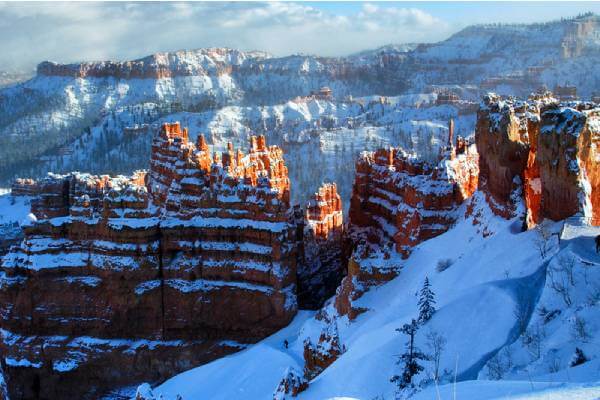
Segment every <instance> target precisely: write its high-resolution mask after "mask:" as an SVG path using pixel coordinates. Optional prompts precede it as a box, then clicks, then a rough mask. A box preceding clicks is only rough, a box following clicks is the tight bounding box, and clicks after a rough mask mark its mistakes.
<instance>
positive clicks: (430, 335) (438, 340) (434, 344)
mask: <svg viewBox="0 0 600 400" xmlns="http://www.w3.org/2000/svg"><path fill="white" fill-rule="evenodd" d="M425 337H426V338H427V342H426V344H425V345H426V346H427V349H428V350H429V356H430V357H431V361H433V380H434V381H435V382H436V383H437V382H439V379H440V360H441V358H442V353H443V352H444V349H445V348H446V343H447V342H448V341H447V340H446V338H445V337H444V336H442V335H441V334H440V333H439V332H436V331H433V330H430V331H429V332H427V334H426V335H425Z"/></svg>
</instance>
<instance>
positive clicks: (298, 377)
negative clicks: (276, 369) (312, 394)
mask: <svg viewBox="0 0 600 400" xmlns="http://www.w3.org/2000/svg"><path fill="white" fill-rule="evenodd" d="M306 388H308V381H307V380H306V378H305V377H304V376H303V375H302V374H300V373H299V372H298V371H296V369H294V368H293V367H288V368H287V369H286V370H285V373H284V374H283V378H281V382H279V385H278V386H277V389H275V393H273V400H286V399H287V400H289V399H292V398H295V397H296V396H298V394H299V393H300V392H303V391H304V390H306Z"/></svg>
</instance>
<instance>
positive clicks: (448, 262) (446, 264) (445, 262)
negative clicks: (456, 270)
mask: <svg viewBox="0 0 600 400" xmlns="http://www.w3.org/2000/svg"><path fill="white" fill-rule="evenodd" d="M453 263H454V261H453V260H452V259H451V258H443V259H441V260H439V261H438V263H437V267H436V268H435V270H436V271H437V272H444V271H445V270H447V269H448V268H450V267H451V266H452V264H453Z"/></svg>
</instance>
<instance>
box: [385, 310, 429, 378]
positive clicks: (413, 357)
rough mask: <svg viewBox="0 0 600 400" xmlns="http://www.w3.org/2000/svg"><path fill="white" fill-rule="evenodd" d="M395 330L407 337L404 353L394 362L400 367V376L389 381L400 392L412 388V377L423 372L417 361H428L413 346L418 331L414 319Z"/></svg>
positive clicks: (426, 357)
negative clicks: (396, 386)
mask: <svg viewBox="0 0 600 400" xmlns="http://www.w3.org/2000/svg"><path fill="white" fill-rule="evenodd" d="M396 330H397V331H398V332H401V333H403V334H405V335H407V336H408V337H409V340H408V342H407V343H406V351H405V353H404V354H402V355H401V356H400V357H399V358H398V361H397V362H396V363H397V364H398V365H402V374H401V375H394V376H393V377H392V379H390V380H391V381H392V382H394V383H396V384H397V385H398V388H399V389H400V390H404V389H406V388H410V387H414V384H413V381H412V380H413V377H414V376H415V375H417V374H418V373H420V372H421V371H423V366H422V365H421V364H419V361H425V360H429V357H428V356H427V355H426V354H424V353H423V352H421V350H419V348H417V347H416V346H415V335H416V334H417V331H418V330H419V323H418V322H417V321H416V320H415V319H413V320H412V321H411V323H410V324H404V325H403V326H402V328H400V329H396Z"/></svg>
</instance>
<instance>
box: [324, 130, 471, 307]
mask: <svg viewBox="0 0 600 400" xmlns="http://www.w3.org/2000/svg"><path fill="white" fill-rule="evenodd" d="M449 131H450V134H449V148H448V149H447V151H445V152H444V154H443V156H442V159H441V160H440V161H439V163H438V164H437V165H436V164H430V163H428V162H424V161H421V160H418V159H416V158H415V157H414V156H412V155H409V154H407V153H405V152H404V151H402V150H401V149H381V150H378V151H376V152H374V153H373V152H372V153H368V152H366V153H363V154H362V156H361V158H360V159H359V160H358V162H357V164H356V178H355V182H354V188H353V192H352V199H351V203H350V212H349V238H350V242H351V246H352V248H353V249H354V252H353V254H352V259H351V260H350V262H349V263H348V275H347V277H346V278H344V281H343V282H342V285H341V286H340V288H339V289H338V293H337V296H336V300H335V306H336V308H337V310H338V312H340V314H342V315H346V314H347V315H348V316H349V318H351V319H353V318H355V317H356V316H357V315H358V314H360V313H361V312H362V311H364V308H361V307H360V306H357V305H355V304H354V302H355V301H356V300H357V299H358V298H360V296H361V295H362V294H363V293H364V291H365V290H367V289H368V287H370V286H372V285H376V284H378V283H381V282H385V281H388V280H390V279H392V278H394V277H395V276H396V275H397V273H398V270H399V265H398V260H397V259H396V258H395V256H394V254H395V252H398V253H400V255H401V256H402V257H403V258H406V257H408V255H409V254H410V251H411V249H412V248H413V247H414V246H416V245H417V244H419V243H420V242H422V241H424V240H427V239H430V238H432V237H435V236H437V235H439V234H441V233H443V232H445V231H446V230H448V228H449V227H450V226H451V225H452V224H453V223H454V221H455V218H456V215H455V210H456V207H457V206H458V205H459V204H461V203H462V202H463V201H464V200H465V199H466V198H468V197H470V196H471V194H472V193H473V192H474V191H475V189H476V187H477V179H478V165H477V152H476V150H475V148H474V146H472V145H469V144H468V143H467V142H466V141H465V140H464V139H462V138H458V143H459V146H458V147H457V148H455V147H454V144H453V143H452V137H453V129H452V123H451V124H450V129H449Z"/></svg>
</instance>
